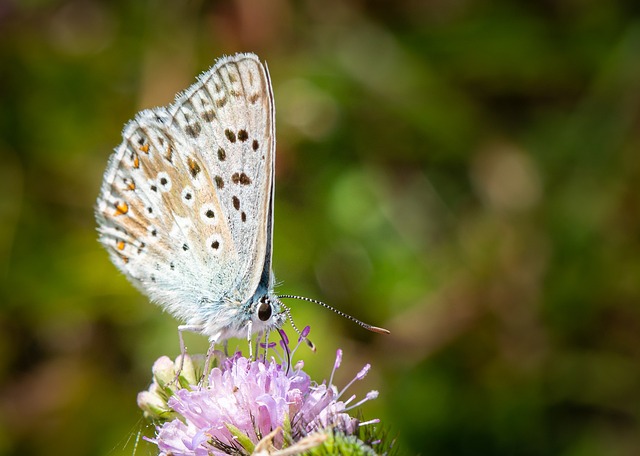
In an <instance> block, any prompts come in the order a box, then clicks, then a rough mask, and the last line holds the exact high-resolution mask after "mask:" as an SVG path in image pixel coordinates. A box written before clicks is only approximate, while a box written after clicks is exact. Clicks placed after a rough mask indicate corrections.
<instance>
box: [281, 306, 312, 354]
mask: <svg viewBox="0 0 640 456" xmlns="http://www.w3.org/2000/svg"><path fill="white" fill-rule="evenodd" d="M282 297H285V298H286V297H287V296H278V298H282ZM278 303H279V304H280V305H281V306H282V308H283V309H284V311H285V313H286V314H287V318H288V319H289V323H291V326H292V327H293V329H294V331H295V332H297V333H298V336H300V337H302V333H301V332H300V330H299V329H298V327H297V326H296V324H295V323H294V322H293V317H292V316H291V310H289V308H288V307H287V306H285V305H284V303H283V302H282V301H280V299H278ZM304 341H305V342H306V343H307V345H308V346H309V348H310V349H311V351H313V352H315V351H316V346H315V345H314V344H313V342H311V341H310V340H309V339H307V338H306V337H305V338H304Z"/></svg>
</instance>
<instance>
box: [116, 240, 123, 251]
mask: <svg viewBox="0 0 640 456" xmlns="http://www.w3.org/2000/svg"><path fill="white" fill-rule="evenodd" d="M116 248H117V249H118V250H124V241H118V243H117V244H116Z"/></svg>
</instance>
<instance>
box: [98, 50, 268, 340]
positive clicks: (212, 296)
mask: <svg viewBox="0 0 640 456" xmlns="http://www.w3.org/2000/svg"><path fill="white" fill-rule="evenodd" d="M274 129H275V124H274V105H273V94H272V90H271V84H270V80H269V75H268V72H267V70H266V68H265V67H264V66H263V65H262V64H261V63H260V61H259V60H258V58H257V56H255V55H253V54H238V55H235V56H232V57H226V58H223V59H220V60H219V61H217V62H216V64H215V65H214V66H213V67H212V68H211V69H210V70H208V71H207V72H205V73H203V74H202V75H201V76H200V77H199V78H198V80H197V82H196V83H195V84H193V85H192V86H191V87H189V88H188V89H187V90H186V91H185V92H184V93H182V94H180V95H178V96H177V98H176V101H175V102H174V103H173V104H171V105H170V106H168V107H166V108H164V107H163V108H156V109H152V110H146V111H142V112H141V113H139V114H138V115H137V116H136V117H135V119H134V120H133V121H131V122H130V123H128V124H127V125H126V126H125V128H124V131H123V142H122V143H121V144H120V146H119V147H118V148H117V149H116V150H115V152H114V154H113V155H112V157H111V159H110V162H109V165H108V167H107V171H106V173H105V178H104V182H103V185H102V189H101V192H100V196H99V198H98V203H97V208H96V218H97V221H98V231H99V233H100V242H101V243H102V244H103V245H104V246H105V247H106V249H107V250H108V252H109V254H110V257H111V260H112V261H113V263H114V264H115V265H116V266H117V267H118V268H119V269H120V270H121V271H122V272H123V273H124V274H125V275H126V276H127V277H128V278H129V280H131V282H132V283H134V285H136V286H137V287H138V288H139V289H141V290H142V291H143V292H144V293H145V294H147V295H148V296H149V297H150V298H151V299H152V300H154V301H156V302H158V303H159V304H160V305H162V306H163V307H164V308H165V309H167V310H168V311H169V312H170V313H172V314H173V315H174V316H176V317H178V318H180V319H182V320H183V321H185V322H186V323H187V324H190V325H196V326H203V327H205V326H206V327H207V330H206V331H205V332H206V333H207V334H209V335H213V333H216V334H217V333H219V332H220V330H222V329H224V328H225V327H227V326H229V325H231V324H232V321H233V320H234V318H236V317H235V313H237V312H239V310H238V309H239V308H240V305H241V304H243V303H245V302H247V301H248V300H250V299H251V298H252V297H253V296H254V295H255V293H256V291H257V290H258V289H259V288H261V287H263V286H265V284H266V286H270V282H271V280H272V279H271V270H270V268H271V236H272V229H271V228H272V215H273V207H272V205H273V190H274V162H275V134H274Z"/></svg>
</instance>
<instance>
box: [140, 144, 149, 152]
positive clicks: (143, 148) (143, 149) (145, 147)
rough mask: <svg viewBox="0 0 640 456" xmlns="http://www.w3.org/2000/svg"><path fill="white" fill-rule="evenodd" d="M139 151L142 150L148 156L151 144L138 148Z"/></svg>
mask: <svg viewBox="0 0 640 456" xmlns="http://www.w3.org/2000/svg"><path fill="white" fill-rule="evenodd" d="M138 149H140V150H141V151H142V152H144V153H145V154H148V153H149V144H143V145H142V146H140V147H138Z"/></svg>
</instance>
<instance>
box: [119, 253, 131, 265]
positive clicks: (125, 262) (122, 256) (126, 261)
mask: <svg viewBox="0 0 640 456" xmlns="http://www.w3.org/2000/svg"><path fill="white" fill-rule="evenodd" d="M120 258H122V261H124V264H127V263H128V262H129V258H128V257H126V256H124V255H120Z"/></svg>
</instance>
